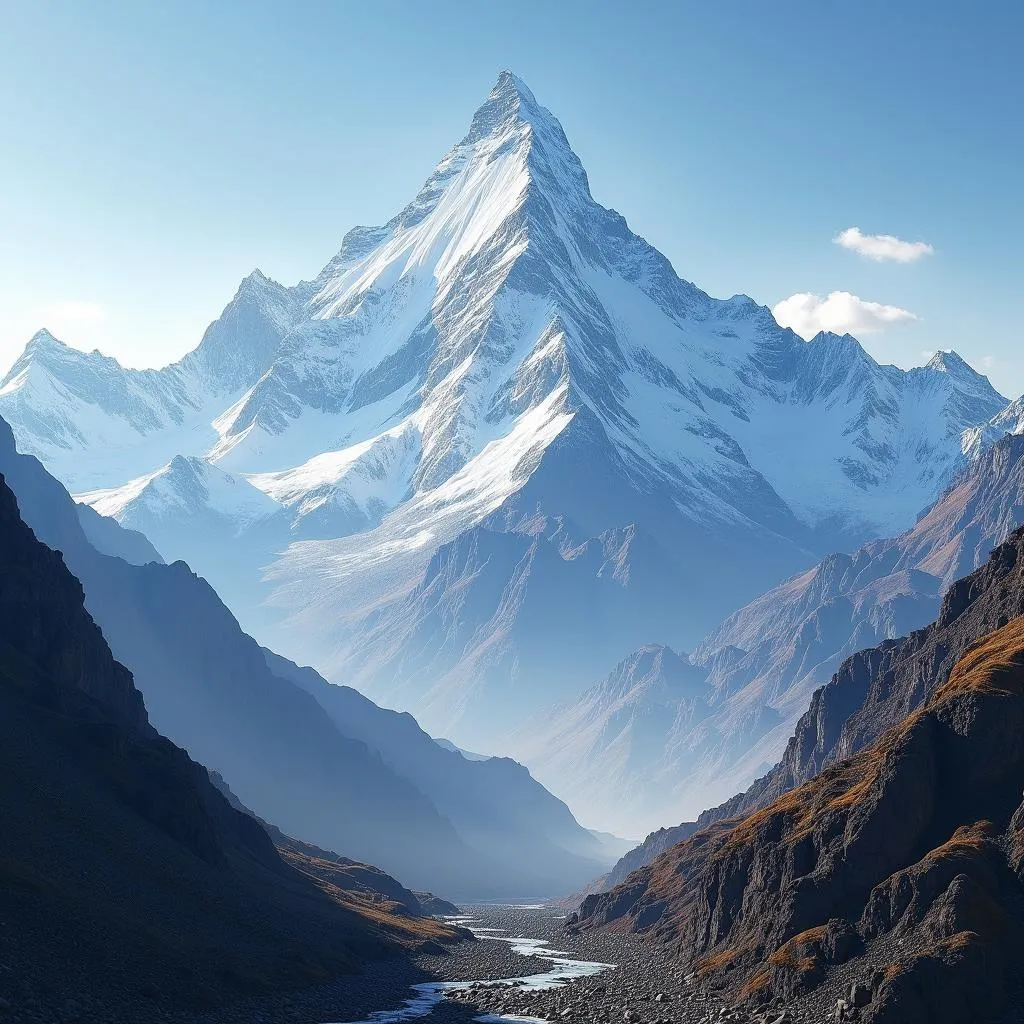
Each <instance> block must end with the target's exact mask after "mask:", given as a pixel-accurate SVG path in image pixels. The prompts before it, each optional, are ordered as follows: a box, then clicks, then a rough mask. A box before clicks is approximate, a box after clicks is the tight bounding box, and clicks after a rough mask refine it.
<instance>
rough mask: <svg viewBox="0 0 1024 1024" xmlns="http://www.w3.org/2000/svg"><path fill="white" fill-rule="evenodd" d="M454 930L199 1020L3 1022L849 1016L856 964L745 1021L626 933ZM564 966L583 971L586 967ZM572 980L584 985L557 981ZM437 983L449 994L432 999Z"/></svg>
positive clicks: (8, 1011) (504, 926)
mask: <svg viewBox="0 0 1024 1024" xmlns="http://www.w3.org/2000/svg"><path fill="white" fill-rule="evenodd" d="M462 923H464V924H465V925H466V926H467V927H469V928H471V929H473V930H474V932H475V933H476V934H477V935H478V936H479V938H478V941H475V942H464V943H461V944H459V945H457V946H454V947H452V948H451V949H450V950H449V951H447V952H444V953H443V954H442V953H438V954H436V955H421V956H418V957H416V958H415V959H414V960H413V961H411V962H410V961H404V960H396V961H393V962H387V963H380V964H376V965H373V966H372V967H370V968H368V969H366V970H365V971H364V972H362V973H361V974H359V975H356V976H353V977H348V978H342V979H339V980H337V981H335V982H332V983H330V984H328V985H323V986H320V987H316V988H312V989H306V990H304V991H301V992H295V993H291V994H286V995H272V994H265V995H263V996H259V997H253V998H252V999H248V1000H245V1001H242V1002H237V1003H233V1004H232V1005H231V1006H230V1007H222V1008H220V1009H218V1010H212V1011H209V1012H206V1013H201V1014H196V1013H184V1012H181V1011H174V1010H171V1009H169V1008H167V1007H164V1006H162V1005H161V1003H160V1002H159V1001H154V1002H152V1003H151V1004H150V1005H148V1006H145V1007H142V1008H140V1007H139V1006H135V1007H131V1008H129V1007H123V1008H122V1007H116V1006H113V1005H111V1003H110V1002H105V1001H104V1000H103V998H102V996H100V995H99V993H97V994H96V995H94V996H82V997H81V998H75V999H73V1000H69V1001H68V1002H67V1004H66V1005H64V1006H63V1007H62V1008H60V1009H51V1008H49V1007H47V1006H46V1005H45V1002H42V1003H41V1002H40V1001H37V1000H32V1001H31V1002H30V1003H28V1004H27V1005H25V1006H23V1007H19V1008H18V1009H17V1010H16V1009H15V1007H13V1006H11V1005H8V1006H4V1005H3V1004H2V1003H0V1024H4V1022H6V1021H7V1020H12V1019H13V1020H17V1021H19V1024H20V1021H23V1020H24V1021H26V1022H31V1024H36V1022H39V1024H44V1022H45V1024H51V1022H52V1024H67V1022H72V1021H79V1022H82V1024H150V1022H152V1024H349V1022H360V1024H361V1022H364V1021H368V1020H371V1019H372V1020H373V1021H374V1022H376V1024H403V1022H406V1021H413V1020H422V1021H424V1024H470V1022H472V1021H475V1020H478V1019H479V1018H481V1017H483V1018H485V1019H487V1020H489V1021H491V1022H495V1019H496V1018H497V1017H512V1018H519V1019H523V1018H525V1019H527V1020H542V1021H552V1022H566V1024H575V1022H580V1024H620V1022H621V1024H709V1022H727V1021H729V1022H741V1024H776V1022H778V1024H819V1022H826V1021H836V1020H838V1019H853V1018H855V1017H856V1014H854V1013H850V1014H849V1016H847V1015H846V1014H844V1016H843V1018H840V1017H839V1014H838V1013H837V993H838V995H839V997H840V998H843V997H844V995H845V994H846V993H847V992H848V991H849V988H850V985H851V982H856V979H857V977H858V976H859V975H858V971H861V972H862V968H864V965H859V966H858V965H856V964H851V965H848V966H846V967H845V968H844V969H843V972H842V974H837V975H836V976H835V977H834V978H830V979H829V980H828V982H827V983H826V984H825V985H822V986H821V987H820V988H819V989H817V990H816V991H815V992H814V993H812V994H811V995H810V996H808V997H805V998H804V999H803V1000H801V1001H800V1002H799V1003H795V1004H793V1005H789V1006H784V1005H781V1004H776V1005H773V1006H771V1007H769V1008H763V1009H759V1010H758V1011H756V1012H750V1011H748V1010H743V1009H739V1008H737V1007H736V1006H735V1005H734V1002H733V1001H732V999H731V998H730V993H729V991H728V990H727V989H719V990H715V989H710V988H706V987H705V986H703V985H702V984H701V983H700V982H699V981H697V980H696V979H695V978H693V976H692V975H688V974H687V973H686V972H685V971H684V970H682V969H681V968H680V967H679V966H678V964H677V963H675V962H674V961H673V960H672V958H671V957H670V955H669V954H668V952H667V951H666V950H665V949H664V948H663V947H660V946H658V945H657V944H654V943H650V942H645V941H643V940H642V939H640V938H638V937H637V936H635V935H631V934H615V933H602V934H592V933H587V934H583V935H576V936H572V935H565V934H563V932H562V929H563V926H564V923H565V917H564V915H563V913H562V911H560V910H559V909H557V908H553V907H497V906H477V907H468V908H466V912H465V918H464V919H463V920H462ZM516 937H520V938H522V939H526V940H535V941H536V940H541V942H542V943H546V945H541V946H539V948H536V949H535V950H534V951H532V952H530V953H529V954H528V955H527V954H524V953H523V952H517V951H516V948H514V947H518V948H520V949H521V948H524V947H526V946H529V945H531V943H530V942H520V943H512V942H510V941H507V940H509V939H513V938H516ZM890 953H891V954H895V953H896V951H895V950H893V951H890ZM565 961H573V962H575V963H577V964H578V963H579V962H583V963H584V964H587V965H590V966H589V967H587V968H586V969H582V968H580V967H579V966H573V964H567V963H566V962H565ZM603 965H607V966H603ZM588 972H589V973H588ZM574 973H575V974H581V973H582V974H584V975H586V976H582V977H576V978H575V979H573V980H567V981H564V982H562V981H560V979H561V978H562V977H565V976H569V975H572V974H574ZM544 975H549V976H550V975H553V976H554V977H553V978H552V977H548V978H547V979H546V981H543V982H539V981H538V976H544ZM523 979H525V981H524V980H523ZM438 983H449V985H450V987H446V988H445V990H444V991H443V992H442V993H435V991H434V986H437V985H438ZM417 986H419V989H417V988H416V987H417ZM423 986H427V988H426V989H424V988H423ZM410 1000H413V1003H412V1005H410V1002H409V1001H410ZM851 1009H852V1008H851Z"/></svg>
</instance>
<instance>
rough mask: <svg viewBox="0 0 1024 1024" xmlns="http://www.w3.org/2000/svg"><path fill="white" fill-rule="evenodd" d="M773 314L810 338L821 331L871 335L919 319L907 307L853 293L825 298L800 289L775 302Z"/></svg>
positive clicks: (833, 294) (840, 293)
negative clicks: (870, 300) (884, 302)
mask: <svg viewBox="0 0 1024 1024" xmlns="http://www.w3.org/2000/svg"><path fill="white" fill-rule="evenodd" d="M772 314H773V315H774V317H775V319H776V320H777V321H778V322H779V324H781V326H783V327H792V328H793V330H794V331H796V333H797V334H799V335H800V337H802V338H806V339H808V340H809V339H810V338H813V337H814V336H815V335H816V334H817V333H818V332H819V331H831V332H832V333H833V334H871V333H872V332H873V331H881V330H884V329H885V328H886V327H898V326H901V325H904V324H909V323H913V322H914V321H915V320H917V316H915V314H913V313H911V312H910V310H908V309H901V308H900V307H899V306H886V305H884V304H883V303H881V302H868V301H867V300H866V299H861V298H858V297H857V296H856V295H851V294H850V292H831V293H830V294H829V295H827V296H826V297H825V298H822V297H821V296H820V295H814V294H812V293H811V292H798V293H797V294H796V295H790V297H789V298H788V299H783V300H782V301H781V302H779V303H776V305H775V307H774V308H773V309H772Z"/></svg>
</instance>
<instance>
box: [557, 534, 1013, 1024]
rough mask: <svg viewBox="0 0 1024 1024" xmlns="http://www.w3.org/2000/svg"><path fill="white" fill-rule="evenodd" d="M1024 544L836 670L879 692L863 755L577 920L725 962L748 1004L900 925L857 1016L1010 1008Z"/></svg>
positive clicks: (784, 990)
mask: <svg viewBox="0 0 1024 1024" xmlns="http://www.w3.org/2000/svg"><path fill="white" fill-rule="evenodd" d="M1022 555H1024V531H1019V532H1018V533H1016V534H1014V535H1013V537H1012V538H1011V539H1010V540H1009V541H1008V542H1007V543H1006V544H1004V545H1002V546H1001V547H999V548H998V549H997V550H996V551H995V552H994V553H993V554H992V556H991V558H990V559H989V562H988V563H987V564H986V565H985V566H984V567H983V568H982V569H980V570H978V571H977V572H976V573H974V574H972V575H971V576H969V577H967V578H966V579H964V580H961V581H960V582H958V583H957V584H955V585H954V586H953V588H952V589H951V590H950V592H949V595H948V596H947V599H946V601H945V602H944V605H943V611H942V615H941V616H940V618H939V620H938V621H937V622H936V623H935V624H934V625H933V626H932V627H929V629H927V630H922V631H920V632H919V633H917V634H914V635H912V636H911V637H909V638H907V639H906V640H904V641H901V642H899V643H896V644H889V645H886V646H885V647H883V648H881V649H880V650H877V651H873V652H864V653H863V654H861V655H858V656H857V657H856V658H854V659H851V661H850V662H848V663H847V665H846V666H844V672H849V673H851V674H852V673H853V672H855V671H856V672H862V673H864V675H865V676H866V678H865V680H864V685H865V688H866V691H867V695H868V696H867V699H866V700H865V701H864V707H863V708H862V710H861V711H860V712H859V713H858V714H857V715H856V716H854V718H853V719H852V720H851V722H850V724H849V725H848V726H847V727H846V728H845V729H841V728H840V729H837V737H836V739H835V741H834V742H833V744H832V745H831V749H832V750H834V751H837V752H838V751H846V752H849V751H850V750H851V749H856V751H857V752H856V753H854V754H853V755H852V756H847V757H846V758H845V759H843V760H840V759H838V754H837V753H831V754H830V756H828V757H827V759H823V760H826V764H825V767H823V768H822V769H821V770H819V771H818V772H817V774H815V775H814V777H813V778H812V779H811V780H810V781H808V782H805V783H803V784H802V785H800V786H799V787H798V788H796V789H793V790H791V791H789V792H785V793H783V794H782V795H780V796H778V797H777V798H776V799H775V800H774V801H773V802H771V803H769V804H768V806H766V807H764V809H762V810H757V811H755V812H754V813H752V814H748V815H747V816H745V817H738V818H730V819H724V820H719V821H717V822H714V823H713V824H711V825H710V827H708V828H705V829H704V830H702V831H699V832H697V833H696V834H695V835H694V836H693V837H692V838H690V839H688V840H686V841H685V842H683V843H680V844H679V845H677V846H675V847H673V848H672V849H671V850H669V851H668V852H667V853H665V854H663V855H662V856H661V857H659V858H657V859H656V860H655V861H654V862H653V863H652V864H651V865H649V866H647V867H644V868H642V869H640V870H638V871H635V872H633V873H632V874H631V875H629V876H628V877H627V878H626V879H625V881H624V882H623V883H622V884H621V885H619V886H618V887H617V888H615V889H613V890H612V891H611V892H609V893H605V894H602V895H599V896H591V897H588V899H587V900H586V901H585V902H584V904H583V907H582V908H581V911H580V913H579V916H578V918H577V919H576V920H575V922H574V924H575V926H577V927H581V928H591V927H601V926H604V927H615V928H630V929H633V930H637V931H642V932H644V933H647V934H649V935H651V936H652V937H654V938H658V939H661V940H663V941H666V942H670V943H672V944H673V945H674V946H675V948H676V949H677V950H678V953H679V955H680V957H681V958H683V959H684V960H685V961H687V962H688V963H690V964H691V965H693V966H694V967H695V968H696V969H697V970H698V971H699V972H702V973H704V974H706V975H710V976H714V975H716V974H720V973H721V972H723V971H724V970H725V969H726V968H729V969H730V970H731V972H732V977H733V978H735V985H736V988H737V994H738V995H740V996H742V998H745V999H748V1000H750V1001H752V1002H760V1001H763V1000H765V999H768V998H770V997H773V996H775V997H782V998H791V997H792V996H793V995H794V994H799V993H800V992H804V991H807V990H809V989H811V988H813V987H814V986H815V985H817V984H818V983H819V982H820V981H821V979H822V978H823V977H824V974H825V971H826V970H827V969H828V968H829V967H830V966H831V965H835V964H836V963H842V962H845V961H847V960H850V959H851V958H854V957H858V956H860V955H862V952H863V947H864V944H866V946H867V952H866V953H865V954H864V957H865V963H869V962H870V961H871V957H872V955H873V954H872V950H873V949H874V948H875V946H876V945H878V944H881V943H884V942H885V941H886V940H887V939H889V938H897V937H898V938H901V939H903V940H904V944H903V946H902V947H901V952H900V956H899V959H898V961H897V962H896V963H894V964H892V965H891V967H890V969H889V970H888V971H887V972H885V973H884V974H883V975H882V976H881V977H879V978H875V979H874V981H873V989H872V1001H871V1003H870V1006H869V1007H868V1008H867V1009H866V1010H865V1014H864V1015H865V1019H867V1020H872V1021H885V1022H889V1021H901V1022H912V1021H918V1020H921V1021H925V1020H927V1021H950V1022H952V1021H959V1020H965V1019H984V1015H985V1014H986V1013H989V1012H994V1011H995V1010H996V1009H998V1007H999V1006H1000V1005H1001V1004H1002V1002H1003V1001H1005V999H1006V997H1007V988H1006V986H1005V984H1004V982H1005V981H1006V979H1008V978H1010V977H1011V976H1013V975H1014V974H1015V973H1019V971H1020V970H1021V969H1022V968H1024V962H1022V961H1021V960H1020V954H1019V952H1018V949H1019V946H1018V945H1016V944H1015V943H1016V942H1017V941H1018V939H1019V936H1020V933H1021V926H1022V925H1024V912H1022V902H1021V901H1022V899H1024V889H1022V887H1021V875H1020V854H1019V850H1020V845H1019V836H1020V831H1019V829H1020V823H1021V821H1022V820H1024V813H1022V812H1021V810H1020V807H1021V793H1022V790H1024V618H1020V617H1019V616H1021V615H1022V613H1024V578H1022V572H1024V568H1022V566H1024V559H1022ZM842 675H843V673H840V677H841V676H842ZM840 677H837V680H836V681H835V682H836V683H838V682H839V681H840ZM868 737H870V741H869V740H868ZM809 762H810V758H809V757H808V758H807V759H806V761H805V763H809ZM977 986H981V987H982V988H984V989H985V992H984V993H983V998H982V999H981V1000H980V1001H979V998H978V997H977V994H976V992H975V989H976V987H977ZM972 1013H973V1014H975V1015H976V1017H969V1016H965V1015H967V1014H972Z"/></svg>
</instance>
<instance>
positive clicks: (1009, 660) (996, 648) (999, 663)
mask: <svg viewBox="0 0 1024 1024" xmlns="http://www.w3.org/2000/svg"><path fill="white" fill-rule="evenodd" d="M971 692H973V693H992V694H999V695H1001V696H1006V697H1021V696H1024V616H1022V617H1021V618H1017V619H1013V620H1011V621H1010V622H1008V623H1007V624H1006V625H1005V626H1003V627H1002V629H997V630H996V631H995V632H993V633H989V634H988V635H987V636H984V637H982V638H981V640H979V641H978V642H977V643H976V644H975V645H974V646H973V647H971V648H970V650H968V651H967V653H966V654H965V655H964V656H963V657H962V658H961V659H960V660H959V661H958V662H957V663H956V665H955V666H954V667H953V671H952V672H950V674H949V679H948V680H947V681H946V682H945V683H944V684H943V685H942V686H940V687H939V689H938V690H937V691H936V692H935V695H934V697H932V700H931V701H930V706H934V705H936V704H939V703H941V702H942V701H944V700H948V699H949V698H950V697H953V696H956V695H957V694H960V693H971Z"/></svg>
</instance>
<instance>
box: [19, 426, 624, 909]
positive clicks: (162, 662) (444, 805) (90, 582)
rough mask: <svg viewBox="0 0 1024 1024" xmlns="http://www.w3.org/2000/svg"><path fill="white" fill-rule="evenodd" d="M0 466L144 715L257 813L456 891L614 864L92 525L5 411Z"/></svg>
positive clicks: (183, 569)
mask: <svg viewBox="0 0 1024 1024" xmlns="http://www.w3.org/2000/svg"><path fill="white" fill-rule="evenodd" d="M0 473H3V475H4V477H5V479H6V480H7V483H8V485H9V486H10V487H11V488H12V490H13V491H14V493H15V494H16V495H17V499H18V502H19V505H20V507H21V510H22V514H23V516H24V518H25V520H26V522H28V523H29V524H30V525H31V527H32V529H33V530H34V531H35V533H36V535H37V536H38V537H39V539H40V540H42V541H43V542H45V543H46V544H48V545H49V546H50V547H52V548H54V549H57V550H59V551H60V552H61V553H62V554H63V556H64V559H65V561H66V563H67V565H68V567H69V568H70V569H71V570H72V571H73V572H74V573H75V574H76V575H77V576H78V578H79V579H80V580H81V582H82V585H83V587H84V590H85V603H86V607H87V609H88V611H89V613H90V614H91V615H92V616H93V618H94V619H95V620H96V622H97V623H98V624H99V626H100V627H101V628H102V630H103V633H104V636H105V638H106V640H107V642H108V643H109V644H110V646H111V649H112V650H113V651H114V653H115V655H116V657H117V658H118V659H119V660H120V661H121V663H122V664H124V665H125V666H127V667H128V668H129V669H130V670H131V671H132V673H133V674H134V677H135V680H136V682H137V683H138V685H139V687H140V689H141V690H142V692H143V693H144V694H145V698H146V701H147V706H148V708H149V713H150V715H151V716H152V719H153V721H154V723H155V724H156V725H157V726H158V727H159V728H160V729H161V730H162V731H163V732H164V733H165V734H166V735H168V736H169V737H170V738H172V739H173V740H174V741H176V742H178V743H180V744H182V745H183V746H184V747H186V749H187V750H188V751H189V753H190V754H191V755H192V756H193V757H195V758H196V759H198V760H201V761H202V762H203V763H204V764H206V765H207V767H209V768H211V769H214V770H216V771H217V772H218V773H220V774H221V775H222V776H223V777H224V778H225V780H226V781H227V784H228V785H230V787H231V789H232V790H233V792H234V793H235V794H236V795H237V796H238V798H239V799H240V800H241V801H242V803H243V804H244V805H245V806H247V807H249V808H252V810H253V811H255V812H256V813H257V814H259V815H260V817H262V818H264V819H265V820H267V821H270V822H272V823H273V824H274V825H276V826H279V827H280V828H281V829H283V830H284V831H285V832H286V833H288V834H290V835H293V836H297V837H299V838H300V839H302V840H305V841H307V842H310V843H314V844H316V845H318V846H321V847H324V848H329V849H334V850H338V851H340V852H342V853H343V854H345V855H346V856H348V857H351V858H353V859H356V860H359V861H367V862H370V863H373V864H377V865H380V866H382V867H384V868H385V869H388V870H390V871H392V872H393V873H395V874H397V875H398V876H399V877H401V878H402V879H403V881H405V882H406V883H407V884H409V885H412V886H414V887H416V888H421V889H429V890H432V891H435V892H440V893H442V894H444V895H448V896H453V897H456V898H464V897H475V898H522V897H524V896H526V897H530V896H537V895H545V894H550V893H557V892H560V891H567V890H568V889H571V888H574V887H576V886H578V885H580V884H581V883H582V882H584V881H586V880H587V879H588V878H591V877H594V876H595V875H597V874H600V873H601V872H602V871H603V870H605V868H606V867H607V865H608V864H609V863H611V861H613V860H614V859H615V857H614V855H613V854H612V853H611V851H610V850H609V849H606V847H605V844H603V843H602V842H601V841H600V840H598V839H597V838H595V837H594V836H593V835H591V833H589V832H588V831H587V830H586V829H583V828H581V827H580V825H579V824H577V822H576V821H575V819H574V818H573V816H572V814H571V813H570V812H569V810H568V808H566V806H565V805H564V804H563V803H561V802H560V801H559V800H557V799H555V798H554V797H552V796H551V794H550V793H548V792H547V791H546V790H545V789H544V788H543V787H542V786H540V785H539V784H538V783H537V782H535V781H534V780H533V779H532V778H531V777H530V775H529V772H528V771H527V770H526V769H525V768H523V767H522V766H521V765H518V764H516V763H514V762H511V761H507V760H502V759H488V760H483V761H472V760H468V759H466V758H464V757H463V756H462V755H461V754H459V753H457V752H454V751H449V750H445V749H443V748H442V747H441V746H439V745H438V744H437V743H435V742H434V741H433V740H432V739H431V738H430V737H429V736H428V735H427V734H426V733H424V732H423V731H422V730H421V729H420V728H419V727H418V726H417V724H416V722H415V721H414V720H413V719H412V718H411V717H410V716H409V715H399V714H397V713H395V712H391V711H384V710H382V709H380V708H378V707H376V706H375V705H373V704H372V703H371V702H370V701H369V700H367V699H366V698H365V697H362V696H361V695H359V694H357V693H355V692H354V691H351V690H347V689H344V688H340V687H332V686H329V685H328V684H327V683H326V682H324V681H323V680H322V679H321V678H320V677H319V676H317V675H316V674H315V673H314V672H312V670H308V669H306V670H302V669H299V668H298V667H297V666H295V665H293V664H292V663H290V662H288V661H286V660H285V659H283V658H279V657H278V656H277V655H274V654H272V653H270V652H269V651H266V650H264V649H262V648H260V647H259V646H258V645H257V643H256V642H255V641H254V640H253V639H251V638H250V637H249V636H247V635H246V634H245V633H243V632H242V630H241V629H240V628H239V626H238V623H237V622H236V621H235V619H234V617H233V616H232V615H231V613H230V612H229V611H228V609H227V608H226V607H225V606H224V605H223V604H222V603H221V601H220V599H219V598H218V596H217V594H216V593H215V592H214V591H213V590H212V588H211V587H210V586H209V584H208V583H206V582H205V581H204V580H202V579H200V578H198V577H197V576H195V575H194V574H193V573H192V571H191V570H190V569H189V567H188V566H187V565H185V564H184V563H182V562H176V563H174V564H172V565H165V564H163V563H162V562H160V561H156V560H151V559H150V556H153V558H154V559H155V558H158V556H156V553H155V551H154V550H153V549H152V548H151V547H150V546H148V545H147V544H146V542H145V541H144V539H143V538H140V537H139V536H138V535H135V534H131V533H129V532H128V531H125V530H124V529H123V528H121V527H119V526H118V525H117V524H116V523H114V522H109V521H108V522H106V523H105V524H100V523H99V520H98V518H97V517H96V516H95V513H94V512H92V511H91V510H88V509H83V508H82V507H81V506H78V505H76V504H75V503H74V502H73V501H72V499H71V497H70V496H69V495H68V493H67V492H66V491H65V490H64V488H63V487H62V486H61V485H60V484H59V483H58V482H57V481H56V480H54V479H53V478H52V477H50V476H49V475H48V474H47V473H46V471H45V470H44V469H43V467H42V466H41V465H40V464H39V462H38V461H37V460H36V459H34V458H32V457H31V456H26V455H19V454H18V453H17V452H16V450H15V443H14V437H13V435H12V434H11V432H10V429H9V428H8V427H7V425H6V424H5V423H3V421H0ZM83 523H84V524H85V526H84V527H83ZM87 530H89V531H91V533H92V535H93V536H94V537H96V538H98V543H99V544H100V545H101V547H102V549H103V550H99V549H98V548H97V546H94V544H93V543H91V542H90V540H89V539H88V536H89V535H88V534H87V532H86V531H87ZM118 556H126V557H118ZM140 558H141V559H146V562H145V564H141V565H140V564H136V560H137V559H140ZM129 559H130V560H129ZM321 702H322V703H321ZM527 851H529V852H530V853H531V854H532V855H531V856H529V857H527V856H526V853H527Z"/></svg>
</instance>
